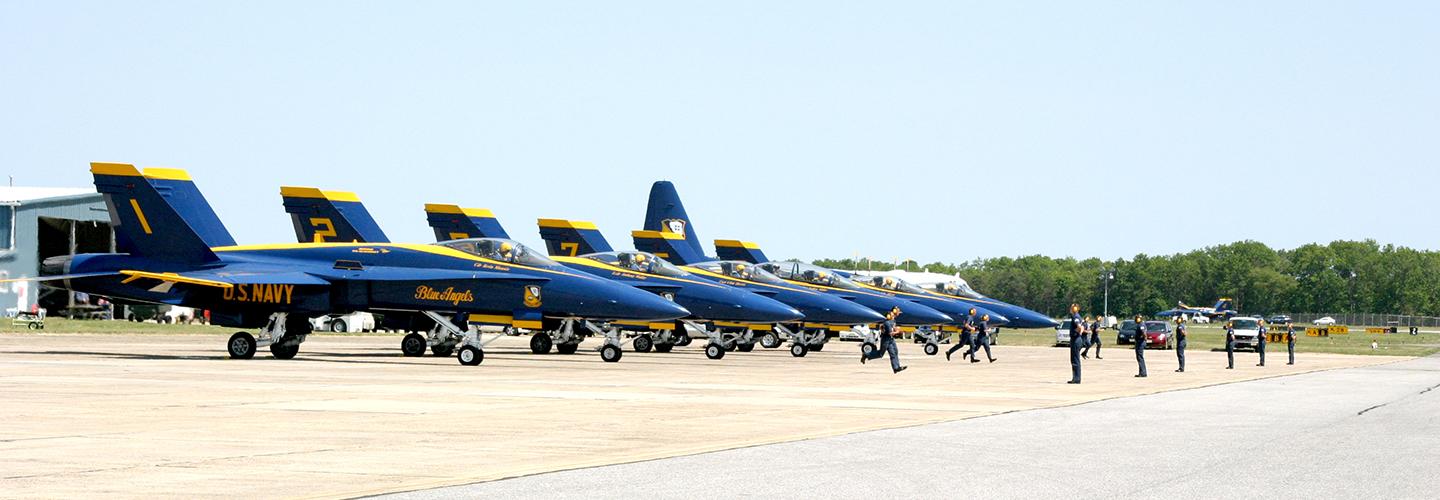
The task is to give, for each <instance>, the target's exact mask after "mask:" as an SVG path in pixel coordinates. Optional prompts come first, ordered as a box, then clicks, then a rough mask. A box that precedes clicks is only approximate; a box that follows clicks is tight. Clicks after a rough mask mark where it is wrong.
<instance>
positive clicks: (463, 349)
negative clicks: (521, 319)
mask: <svg viewBox="0 0 1440 500" xmlns="http://www.w3.org/2000/svg"><path fill="white" fill-rule="evenodd" d="M421 313H422V314H424V315H425V316H426V317H428V318H430V320H431V321H433V322H434V323H435V326H434V327H433V328H431V329H430V331H429V332H428V333H427V334H426V335H421V334H418V333H411V334H409V335H406V336H405V338H403V339H401V340H400V351H401V352H402V353H404V354H405V355H406V356H424V355H425V350H426V349H429V350H430V352H433V353H435V355H436V356H441V357H445V356H449V355H451V354H457V356H456V357H457V358H458V359H459V361H460V364H462V365H465V366H475V365H479V364H480V363H482V362H484V361H485V345H486V344H489V343H490V342H494V341H495V339H497V338H500V337H501V336H504V334H503V333H502V334H499V335H496V336H495V337H492V338H491V339H490V340H485V339H484V338H483V337H482V336H481V335H480V334H479V333H476V332H474V331H472V330H470V329H469V328H465V329H461V328H460V327H459V326H457V325H456V324H455V322H454V321H453V320H452V318H449V317H446V316H445V315H442V314H440V313H437V312H432V311H422V312H421ZM466 326H467V327H468V326H469V325H466ZM506 331H507V332H508V331H509V329H506ZM457 347H458V348H459V349H458V350H457V349H456V348H457Z"/></svg>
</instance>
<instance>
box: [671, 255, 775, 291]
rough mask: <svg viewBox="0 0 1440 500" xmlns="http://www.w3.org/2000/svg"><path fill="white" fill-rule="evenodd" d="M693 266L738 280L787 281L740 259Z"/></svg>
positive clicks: (770, 282)
mask: <svg viewBox="0 0 1440 500" xmlns="http://www.w3.org/2000/svg"><path fill="white" fill-rule="evenodd" d="M691 267H694V268H696V269H704V270H706V271H709V272H712V273H716V274H722V275H725V276H728V277H731V278H735V279H738V280H744V281H754V282H757V283H769V284H772V285H780V284H784V283H785V281H784V280H782V279H780V278H779V277H776V276H775V275H773V274H770V273H769V272H767V271H765V270H764V269H761V268H759V267H757V266H755V265H754V264H751V263H749V262H743V261H738V260H715V261H710V262H701V263H699V264H695V265H693V266H691Z"/></svg>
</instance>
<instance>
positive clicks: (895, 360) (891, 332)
mask: <svg viewBox="0 0 1440 500" xmlns="http://www.w3.org/2000/svg"><path fill="white" fill-rule="evenodd" d="M899 315H900V306H895V308H894V309H891V310H890V314H886V315H885V322H883V323H880V348H879V349H875V350H873V351H870V353H869V354H866V353H865V352H864V351H863V350H862V351H861V352H860V364H862V365H863V364H865V362H866V361H869V360H872V359H880V358H881V357H882V356H885V355H886V354H889V355H890V369H891V370H892V371H894V372H895V373H900V372H903V371H905V368H906V367H904V366H900V349H899V348H898V347H896V345H895V317H896V316H899Z"/></svg>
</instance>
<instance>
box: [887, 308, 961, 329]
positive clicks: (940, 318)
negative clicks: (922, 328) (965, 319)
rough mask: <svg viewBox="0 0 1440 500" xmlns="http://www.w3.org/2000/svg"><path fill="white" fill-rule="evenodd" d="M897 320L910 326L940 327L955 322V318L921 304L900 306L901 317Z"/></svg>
mask: <svg viewBox="0 0 1440 500" xmlns="http://www.w3.org/2000/svg"><path fill="white" fill-rule="evenodd" d="M896 320H897V321H899V322H901V323H905V324H910V325H938V324H941V323H954V322H955V318H951V317H950V316H949V315H948V314H945V313H942V312H940V311H936V310H934V309H931V308H929V307H925V306H922V305H919V304H913V305H910V304H906V305H902V306H900V317H898V318H896Z"/></svg>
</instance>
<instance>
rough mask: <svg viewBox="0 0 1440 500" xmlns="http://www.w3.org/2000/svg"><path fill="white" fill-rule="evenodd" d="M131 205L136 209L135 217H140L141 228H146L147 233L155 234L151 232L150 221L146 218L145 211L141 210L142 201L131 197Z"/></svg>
mask: <svg viewBox="0 0 1440 500" xmlns="http://www.w3.org/2000/svg"><path fill="white" fill-rule="evenodd" d="M130 207H131V208H134V209H135V218H137V219H140V229H144V230H145V234H155V233H152V232H150V221H147V220H145V212H144V211H141V210H140V202H139V201H137V200H135V198H130Z"/></svg>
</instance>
